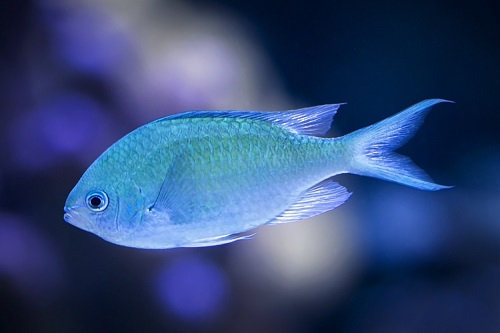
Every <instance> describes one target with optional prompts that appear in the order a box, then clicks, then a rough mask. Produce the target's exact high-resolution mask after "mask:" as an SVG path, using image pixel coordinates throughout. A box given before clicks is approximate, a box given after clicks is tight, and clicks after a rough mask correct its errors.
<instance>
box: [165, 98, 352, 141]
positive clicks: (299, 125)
mask: <svg viewBox="0 0 500 333" xmlns="http://www.w3.org/2000/svg"><path fill="white" fill-rule="evenodd" d="M340 105H342V104H325V105H319V106H313V107H308V108H302V109H297V110H290V111H276V112H260V111H190V112H185V113H179V114H176V115H172V116H168V117H165V118H162V119H159V120H157V121H158V122H161V121H164V120H173V119H189V118H240V119H253V120H262V121H267V122H270V123H274V124H277V125H280V126H283V127H285V128H287V129H288V130H290V131H291V132H293V133H297V134H302V135H310V136H322V135H324V134H326V132H328V130H329V129H330V126H331V123H332V121H333V117H334V116H335V114H336V113H337V110H338V108H339V107H340Z"/></svg>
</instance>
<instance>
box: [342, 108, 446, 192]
mask: <svg viewBox="0 0 500 333" xmlns="http://www.w3.org/2000/svg"><path fill="white" fill-rule="evenodd" d="M442 102H450V101H447V100H444V99H429V100H425V101H422V102H420V103H417V104H415V105H413V106H410V107H409V108H407V109H406V110H404V111H401V112H400V113H398V114H396V115H394V116H392V117H390V118H387V119H385V120H382V121H380V122H378V123H376V124H374V125H371V126H368V127H365V128H363V129H360V130H358V131H355V132H353V133H351V134H348V135H346V136H344V137H343V138H341V140H346V141H348V142H349V145H352V146H353V147H354V148H353V151H354V157H353V160H352V161H351V169H350V170H349V172H352V173H355V174H358V175H363V176H370V177H375V178H380V179H384V180H388V181H392V182H396V183H400V184H403V185H407V186H411V187H414V188H417V189H421V190H428V191H436V190H441V189H445V188H449V186H443V185H438V184H435V183H434V182H433V181H432V179H431V178H430V177H429V176H428V175H427V174H426V173H425V172H424V171H423V170H422V169H420V168H419V167H417V166H416V165H415V164H414V163H413V162H412V161H411V159H409V158H408V157H406V156H402V155H400V154H397V153H394V152H393V150H394V149H397V148H399V147H401V146H402V145H403V144H405V143H406V142H407V141H408V140H409V139H410V138H411V137H412V136H413V135H414V134H415V132H416V131H417V130H418V128H419V127H420V125H421V124H422V122H423V121H424V118H425V116H426V115H427V113H428V112H429V110H430V107H431V106H433V105H435V104H438V103H442Z"/></svg>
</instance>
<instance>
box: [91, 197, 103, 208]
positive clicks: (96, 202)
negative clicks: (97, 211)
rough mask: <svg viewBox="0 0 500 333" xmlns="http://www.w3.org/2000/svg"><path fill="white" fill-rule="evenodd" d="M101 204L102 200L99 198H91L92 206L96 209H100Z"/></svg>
mask: <svg viewBox="0 0 500 333" xmlns="http://www.w3.org/2000/svg"><path fill="white" fill-rule="evenodd" d="M101 203H102V200H101V198H99V197H96V196H93V197H92V198H90V205H91V206H92V207H94V208H98V207H99V206H100V205H101Z"/></svg>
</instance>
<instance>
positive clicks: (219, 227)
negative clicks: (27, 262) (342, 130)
mask: <svg viewBox="0 0 500 333" xmlns="http://www.w3.org/2000/svg"><path fill="white" fill-rule="evenodd" d="M443 102H450V101H447V100H444V99H428V100H424V101H422V102H420V103H417V104H415V105H413V106H410V107H409V108H407V109H405V110H403V111H401V112H400V113H397V114H396V115H393V116H391V117H389V118H387V119H385V120H382V121H380V122H378V123H375V124H373V125H371V126H368V127H365V128H362V129H359V130H356V131H354V132H352V133H349V134H346V135H344V136H339V137H334V138H331V137H325V136H326V133H327V132H328V131H329V130H330V126H331V123H332V121H333V117H334V115H335V114H336V112H337V110H338V109H339V107H340V106H341V105H342V104H326V105H320V106H313V107H308V108H302V109H297V110H289V111H275V112H260V111H190V112H185V113H179V114H175V115H171V116H167V117H164V118H161V119H158V120H155V121H152V122H150V123H148V124H146V125H143V126H141V127H139V128H137V129H136V130H134V131H132V132H130V133H129V134H127V135H125V136H124V137H123V138H121V139H120V140H118V141H117V142H116V143H114V144H113V145H112V146H110V147H109V148H108V149H107V150H106V151H105V152H104V153H102V155H101V156H99V157H98V158H97V159H96V160H95V161H94V162H93V163H92V164H91V165H90V167H89V168H88V169H87V170H86V171H85V172H84V174H83V175H82V177H81V179H80V180H79V181H78V183H77V184H76V186H75V187H74V188H73V189H72V190H71V192H70V193H69V195H68V198H67V200H66V203H65V207H64V211H65V214H64V220H65V221H66V222H68V223H70V224H72V225H74V226H76V227H78V228H80V229H83V230H85V231H88V232H91V233H93V234H95V235H97V236H99V237H101V238H102V239H104V240H106V241H109V242H111V243H114V244H118V245H122V246H127V247H134V248H143V249H168V248H177V247H203V246H214V245H221V244H227V243H230V242H233V241H236V240H240V239H246V238H249V237H251V236H252V235H248V232H249V231H250V230H253V229H255V228H257V227H259V226H262V225H271V224H281V223H289V222H295V221H299V220H303V219H307V218H310V217H313V216H316V215H319V214H322V213H325V212H327V211H330V210H332V209H334V208H336V207H338V206H340V205H341V204H343V203H344V202H345V201H346V200H347V199H348V198H349V197H350V195H351V193H350V192H349V191H348V190H347V189H346V188H345V187H344V186H342V185H340V184H339V183H337V182H335V181H333V180H332V177H334V176H336V175H339V174H345V173H350V174H355V175H361V176H369V177H374V178H379V179H382V180H386V181H391V182H395V183H399V184H402V185H406V186H409V187H413V188H415V189H419V190H427V191H436V190H441V189H445V188H449V186H444V185H439V184H437V183H434V182H433V181H432V179H431V178H430V177H429V176H428V175H427V174H426V173H425V172H424V171H423V170H422V169H420V168H419V167H418V166H416V165H415V164H414V163H413V162H412V161H411V159H410V158H408V157H406V156H403V155H401V154H398V153H396V152H395V150H396V149H397V148H399V147H401V146H402V145H403V144H405V143H406V142H407V141H408V140H409V139H410V138H411V137H412V136H413V135H414V134H415V132H416V131H417V130H418V128H419V127H420V125H421V124H422V123H423V121H424V118H425V116H426V115H427V114H428V112H429V110H430V109H431V107H432V106H434V105H436V104H438V103H443Z"/></svg>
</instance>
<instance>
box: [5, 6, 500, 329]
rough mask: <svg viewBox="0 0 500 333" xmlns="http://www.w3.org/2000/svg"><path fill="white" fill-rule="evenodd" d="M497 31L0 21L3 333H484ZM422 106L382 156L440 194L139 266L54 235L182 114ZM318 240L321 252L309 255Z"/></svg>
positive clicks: (355, 181) (350, 21)
mask: <svg viewBox="0 0 500 333" xmlns="http://www.w3.org/2000/svg"><path fill="white" fill-rule="evenodd" d="M499 17H500V10H499V8H498V5H497V4H496V3H495V2H488V1H484V0H479V1H442V0H441V1H308V2H290V1H261V0H240V1H234V0H233V1H232V0H226V1H210V0H191V1H188V0H185V1H177V2H170V1H159V0H158V1H154V0H151V1H142V2H139V1H138V2H133V1H122V2H112V1H101V2H99V1H87V2H85V1H78V0H75V1H57V0H45V1H42V0H39V1H34V0H33V1H9V0H5V1H2V2H1V3H0V110H1V113H0V140H1V142H2V145H0V154H1V155H0V156H1V158H0V332H21V331H24V332H110V331H115V332H138V331H147V332H160V331H161V332H164V331H169V332H170V331H172V332H197V331H199V332H206V331H209V332H370V333H371V332H483V333H488V332H500V267H499V257H500V252H499V251H500V246H499V244H500V225H499V224H500V218H499V216H500V190H499V188H500V172H499V171H500V126H499V125H500V114H499V112H498V107H497V104H498V94H499V92H500V62H499V59H500V20H499ZM426 98H444V99H449V100H452V101H454V102H455V104H446V105H438V106H436V107H435V108H434V110H433V112H431V114H430V115H429V117H428V119H427V121H426V123H425V124H424V125H423V127H422V128H421V130H420V131H419V133H418V134H417V135H416V137H415V138H414V139H413V140H412V141H411V142H410V143H409V144H408V145H406V146H405V147H404V148H403V149H402V150H401V151H402V152H403V153H404V154H407V155H410V156H411V157H412V158H413V159H414V161H416V163H417V164H419V165H420V166H422V167H423V168H424V169H425V170H426V171H427V172H429V174H430V175H431V176H432V177H433V178H434V179H435V180H436V181H437V182H438V183H441V184H446V185H454V186H455V187H454V188H453V189H451V190H446V191H440V192H420V191H417V190H413V189H408V188H405V187H403V186H400V185H394V184H387V183H385V182H382V181H378V180H372V179H367V178H362V177H357V176H351V175H345V176H342V177H339V179H338V180H339V181H340V182H341V183H342V184H344V185H346V186H347V187H348V188H349V190H351V191H353V192H354V193H355V195H354V196H353V197H351V199H350V200H349V201H348V202H346V203H345V204H344V205H343V206H342V207H340V208H338V209H336V210H335V211H334V212H331V213H328V214H325V215H324V216H322V217H320V218H318V219H315V220H314V221H302V222H299V223H296V224H293V225H281V226H277V227H272V228H271V227H263V228H260V229H259V230H258V232H257V235H256V236H255V237H254V239H252V240H250V241H244V242H243V241H242V242H236V243H233V244H230V245H224V246H219V247H213V248H198V249H174V250H164V251H146V250H137V249H128V248H123V247H119V246H116V245H113V244H109V243H106V242H105V241H103V240H100V239H99V238H97V237H95V236H93V235H91V234H88V233H85V232H83V231H81V230H78V229H76V228H74V227H72V226H70V225H68V224H66V223H65V222H64V221H63V218H62V215H63V211H62V209H63V206H64V201H65V198H66V196H67V194H68V193H69V191H70V190H71V188H72V187H73V186H74V185H75V184H76V182H77V181H78V179H79V177H80V176H81V174H82V173H83V172H84V171H85V169H86V168H87V167H88V165H89V164H90V163H91V162H92V161H93V160H94V159H95V158H97V157H98V156H99V154H100V153H101V152H102V151H103V150H104V149H105V148H106V147H108V146H109V145H110V144H111V143H113V142H114V141H116V140H117V139H118V138H120V137H121V136H123V135H124V134H126V133H127V132H129V131H130V130H132V129H134V128H136V127H137V126H139V125H142V124H144V123H146V122H148V121H151V120H153V119H155V118H158V117H160V116H163V115H168V114H172V113H175V112H180V111H183V110H187V109H263V110H275V109H288V108H294V107H302V106H311V105H317V104H325V103H337V102H348V104H347V105H344V106H342V107H341V111H340V112H339V114H338V115H337V116H336V119H335V123H334V129H333V131H332V135H333V134H335V135H339V134H345V133H348V132H350V131H352V130H355V129H358V128H361V127H363V126H366V125H369V124H371V123H373V122H375V121H378V120H380V119H383V118H385V117H387V116H389V115H391V114H394V113H396V112H397V111H400V110H402V109H403V108H405V107H407V106H409V105H411V104H413V103H416V102H418V101H420V100H423V99H426ZM325 235H326V236H328V237H326V236H325Z"/></svg>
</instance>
